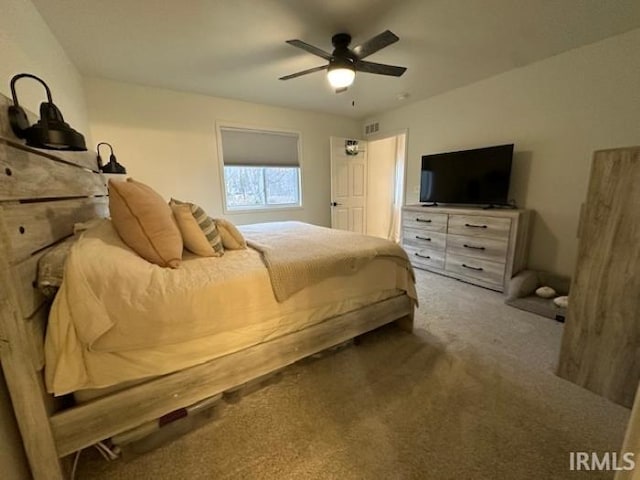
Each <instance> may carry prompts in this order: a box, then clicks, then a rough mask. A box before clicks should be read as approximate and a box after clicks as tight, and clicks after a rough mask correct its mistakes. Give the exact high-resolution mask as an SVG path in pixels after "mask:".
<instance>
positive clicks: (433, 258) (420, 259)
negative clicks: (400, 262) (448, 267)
mask: <svg viewBox="0 0 640 480" xmlns="http://www.w3.org/2000/svg"><path fill="white" fill-rule="evenodd" d="M404 249H405V251H406V252H407V255H409V260H410V261H411V264H412V265H414V266H416V267H431V268H438V269H440V270H443V269H444V252H443V251H438V250H433V249H430V248H415V247H412V246H410V245H406V244H405V245H404Z"/></svg>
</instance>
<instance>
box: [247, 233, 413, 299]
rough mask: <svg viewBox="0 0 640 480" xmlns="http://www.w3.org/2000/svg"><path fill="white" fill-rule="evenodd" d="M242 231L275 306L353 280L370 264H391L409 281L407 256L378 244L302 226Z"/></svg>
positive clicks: (363, 237)
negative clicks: (335, 279)
mask: <svg viewBox="0 0 640 480" xmlns="http://www.w3.org/2000/svg"><path fill="white" fill-rule="evenodd" d="M242 231H243V232H244V234H245V236H246V239H247V243H248V245H249V246H250V247H252V248H255V249H256V250H258V251H259V252H260V253H261V254H262V258H263V260H264V263H265V265H266V267H267V270H269V276H270V278H271V286H272V287H273V293H274V295H275V297H276V299H278V301H279V302H282V301H284V300H286V299H287V298H289V297H290V296H291V295H293V294H294V293H296V292H299V291H300V290H302V289H304V288H306V287H309V286H311V285H314V284H316V283H318V282H320V281H322V280H324V279H326V278H329V277H332V276H336V275H337V276H342V275H351V274H353V273H354V272H357V271H358V270H360V269H361V268H362V267H363V266H364V265H366V264H367V263H369V262H370V261H371V260H373V259H374V258H389V259H391V260H393V261H395V262H397V263H398V264H399V265H401V266H402V267H404V268H406V269H407V270H408V271H409V272H410V273H411V275H412V276H413V270H412V267H411V263H409V258H408V257H407V254H406V252H405V251H404V250H403V249H402V248H401V247H400V246H399V245H397V244H395V243H392V242H390V241H388V240H384V239H382V238H378V237H370V236H366V235H359V234H357V233H353V232H346V231H344V230H334V229H331V228H324V227H317V226H315V225H309V224H307V223H301V222H274V223H259V224H255V225H246V226H244V227H242ZM413 298H414V300H415V295H414V296H413Z"/></svg>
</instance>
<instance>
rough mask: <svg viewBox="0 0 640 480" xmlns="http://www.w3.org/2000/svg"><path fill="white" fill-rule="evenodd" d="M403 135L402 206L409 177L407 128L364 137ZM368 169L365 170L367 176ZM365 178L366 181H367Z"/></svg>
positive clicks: (382, 138)
mask: <svg viewBox="0 0 640 480" xmlns="http://www.w3.org/2000/svg"><path fill="white" fill-rule="evenodd" d="M399 135H404V178H403V179H402V205H401V207H404V206H405V205H406V204H407V178H408V177H409V170H408V169H409V129H408V128H398V129H395V130H389V131H381V132H376V133H374V134H373V135H369V136H367V137H366V140H367V142H375V141H377V140H384V139H386V138H391V137H397V136H399ZM368 175H369V170H367V176H368ZM368 181H369V180H368V178H367V183H368ZM400 237H401V238H400V241H402V232H401V233H400Z"/></svg>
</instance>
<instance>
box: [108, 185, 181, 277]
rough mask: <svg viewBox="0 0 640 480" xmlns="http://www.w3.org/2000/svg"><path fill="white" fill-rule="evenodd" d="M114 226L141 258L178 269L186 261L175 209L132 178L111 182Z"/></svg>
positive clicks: (110, 190)
mask: <svg viewBox="0 0 640 480" xmlns="http://www.w3.org/2000/svg"><path fill="white" fill-rule="evenodd" d="M109 210H110V211H111V221H112V222H113V226H114V228H115V229H116V231H117V232H118V235H120V237H121V238H122V240H123V241H124V243H126V244H127V245H129V247H131V248H132V249H133V250H134V251H135V252H136V253H137V254H138V255H140V256H141V257H142V258H144V259H145V260H148V261H149V262H151V263H155V264H156V265H160V266H161V267H171V268H176V267H178V265H180V261H181V260H182V235H181V234H180V230H179V229H178V226H177V225H176V222H175V220H174V218H173V213H172V212H171V208H169V205H167V204H166V203H165V201H164V199H163V198H162V197H161V196H160V195H159V194H158V193H157V192H156V191H155V190H153V189H152V188H151V187H149V186H147V185H145V184H144V183H140V182H136V181H135V180H133V179H131V178H129V179H127V181H126V182H113V181H111V180H109Z"/></svg>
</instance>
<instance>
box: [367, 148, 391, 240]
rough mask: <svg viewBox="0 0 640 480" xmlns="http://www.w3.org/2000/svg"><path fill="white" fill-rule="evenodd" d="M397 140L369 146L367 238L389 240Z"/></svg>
mask: <svg viewBox="0 0 640 480" xmlns="http://www.w3.org/2000/svg"><path fill="white" fill-rule="evenodd" d="M396 150H397V141H396V137H389V138H383V139H382V140H375V141H371V142H369V144H368V146H367V155H368V157H367V234H368V235H375V236H377V237H382V238H388V236H389V228H390V227H391V214H392V209H393V198H394V190H395V168H396V154H397V151H396Z"/></svg>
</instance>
